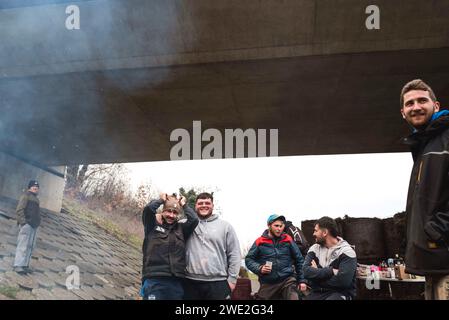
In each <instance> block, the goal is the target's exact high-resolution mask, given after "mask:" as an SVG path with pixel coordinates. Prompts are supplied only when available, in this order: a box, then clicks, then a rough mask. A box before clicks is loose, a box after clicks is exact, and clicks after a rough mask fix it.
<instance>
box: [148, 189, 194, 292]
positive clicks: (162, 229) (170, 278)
mask: <svg viewBox="0 0 449 320" xmlns="http://www.w3.org/2000/svg"><path fill="white" fill-rule="evenodd" d="M162 204H163V205H164V206H163V209H162V213H161V222H158V219H156V212H157V209H158V208H159V207H160V206H161V205H162ZM183 212H184V213H185V216H186V218H185V219H179V217H180V216H181V214H182V213H183ZM142 222H143V225H144V232H145V239H144V242H143V247H142V251H143V266H142V291H141V295H142V296H143V298H144V300H181V299H183V296H184V289H183V286H182V280H183V279H184V278H185V269H186V240H187V238H189V237H190V236H191V235H192V233H193V231H194V230H195V228H196V226H197V225H198V217H197V216H196V214H195V212H194V211H193V210H192V209H191V208H190V207H189V206H188V205H187V204H186V198H185V197H182V198H181V199H179V200H178V199H177V198H176V196H167V195H166V194H165V193H163V194H161V195H160V199H158V200H153V201H151V202H150V203H149V204H148V205H147V206H146V207H145V209H144V210H143V215H142Z"/></svg>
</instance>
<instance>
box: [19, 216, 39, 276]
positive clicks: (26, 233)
mask: <svg viewBox="0 0 449 320" xmlns="http://www.w3.org/2000/svg"><path fill="white" fill-rule="evenodd" d="M36 233H37V228H36V229H34V228H33V227H32V226H30V225H29V224H24V225H23V226H20V230H19V235H18V237H17V248H16V257H15V259H14V267H28V266H29V265H30V260H31V255H32V253H33V249H34V246H35V245H36V238H37V237H36Z"/></svg>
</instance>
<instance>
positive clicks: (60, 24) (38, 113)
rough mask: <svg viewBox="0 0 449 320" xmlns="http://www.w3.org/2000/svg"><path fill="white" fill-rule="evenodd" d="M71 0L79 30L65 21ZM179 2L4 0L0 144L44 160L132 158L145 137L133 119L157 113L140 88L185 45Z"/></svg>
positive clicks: (157, 80) (149, 85)
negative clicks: (133, 148) (132, 150)
mask: <svg viewBox="0 0 449 320" xmlns="http://www.w3.org/2000/svg"><path fill="white" fill-rule="evenodd" d="M69 4H70V5H73V4H74V5H77V6H78V7H79V11H80V29H79V30H68V29H67V28H66V19H67V18H68V16H69V15H68V14H67V13H66V12H65V9H66V7H67V6H68V5H69ZM182 11H183V10H182V8H179V7H178V6H177V3H176V1H170V2H165V1H146V0H127V1H124V0H97V1H70V2H68V1H61V0H60V1H56V0H54V1H49V0H44V1H26V2H25V1H22V2H21V1H18V2H15V3H13V2H12V1H5V2H3V3H2V5H1V6H0V39H1V41H2V46H1V47H0V112H1V116H0V151H6V152H8V153H10V154H15V155H17V156H20V157H25V158H27V159H30V160H33V161H38V162H41V163H43V164H46V165H60V164H63V165H66V164H76V163H108V162H117V161H121V162H125V161H127V160H130V159H132V157H131V156H129V155H127V154H126V152H127V150H129V149H128V145H129V144H134V145H139V144H144V143H145V140H144V139H142V136H143V134H141V133H139V132H138V131H137V130H135V128H133V127H132V126H133V125H137V126H141V127H143V128H145V127H148V123H147V122H146V121H145V118H148V115H149V113H151V111H149V110H150V109H151V105H149V104H148V99H146V98H142V99H141V97H142V96H146V95H147V92H151V91H152V90H155V89H157V88H159V87H160V86H162V85H163V83H165V82H167V81H170V78H171V72H172V71H171V70H169V69H168V68H158V67H164V63H165V62H164V61H168V60H166V59H165V60H164V58H163V57H164V56H167V57H169V56H170V55H171V54H173V53H175V52H179V51H183V50H184V49H185V48H184V47H183V40H181V39H180V37H179V35H178V36H176V34H178V33H179V32H178V31H179V28H180V24H179V23H178V21H179V15H180V12H182ZM149 101H151V99H149ZM153 129H154V130H155V137H156V136H157V132H158V131H159V130H158V129H156V127H154V128H153ZM158 138H159V137H158ZM136 142H137V143H136ZM167 142H168V138H167ZM141 147H142V148H145V145H141ZM167 152H168V148H167ZM142 160H143V159H142Z"/></svg>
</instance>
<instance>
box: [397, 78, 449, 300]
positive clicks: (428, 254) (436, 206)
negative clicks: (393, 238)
mask: <svg viewBox="0 0 449 320" xmlns="http://www.w3.org/2000/svg"><path fill="white" fill-rule="evenodd" d="M400 105H401V114H402V117H403V118H404V119H405V121H407V123H408V124H409V125H410V127H411V129H412V131H413V132H412V134H411V135H410V136H408V137H407V138H405V139H404V143H405V144H407V145H408V146H409V147H410V150H411V152H412V156H413V161H414V164H413V169H412V173H411V177H410V185H409V189H408V196H407V208H406V219H407V236H406V238H407V246H406V250H405V265H406V266H405V270H406V272H408V273H411V274H417V275H422V276H425V277H426V285H425V298H426V299H427V300H433V299H436V300H449V111H447V110H440V103H439V102H438V101H437V99H436V96H435V94H434V92H433V90H432V88H431V87H430V86H429V85H427V84H426V83H425V82H424V81H422V80H420V79H415V80H412V81H410V82H408V83H407V84H406V85H405V86H404V87H403V88H402V91H401V96H400Z"/></svg>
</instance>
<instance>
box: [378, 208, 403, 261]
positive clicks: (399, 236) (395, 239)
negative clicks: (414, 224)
mask: <svg viewBox="0 0 449 320" xmlns="http://www.w3.org/2000/svg"><path fill="white" fill-rule="evenodd" d="M383 227H384V236H385V254H386V256H387V257H389V258H393V257H394V256H395V255H396V254H399V256H401V257H403V256H404V254H405V233H406V232H405V212H401V213H397V214H395V215H394V216H393V218H388V219H384V220H383Z"/></svg>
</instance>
